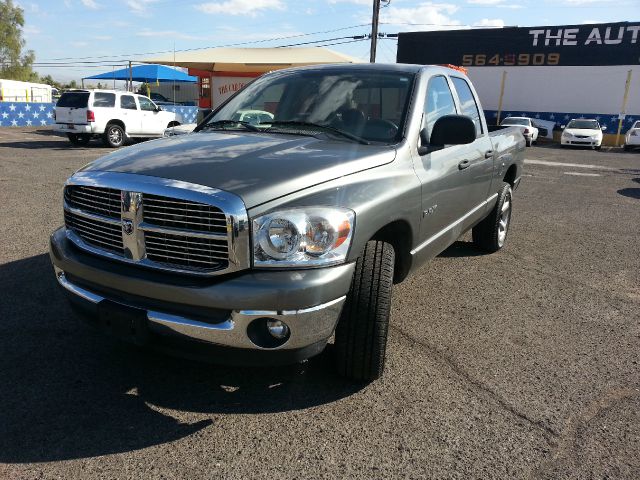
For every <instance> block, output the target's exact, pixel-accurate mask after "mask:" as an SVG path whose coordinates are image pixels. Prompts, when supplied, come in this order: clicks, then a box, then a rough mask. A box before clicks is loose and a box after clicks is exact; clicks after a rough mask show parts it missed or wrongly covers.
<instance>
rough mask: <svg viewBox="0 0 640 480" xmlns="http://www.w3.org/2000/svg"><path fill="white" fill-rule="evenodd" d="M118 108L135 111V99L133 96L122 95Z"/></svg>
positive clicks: (136, 106) (136, 107)
mask: <svg viewBox="0 0 640 480" xmlns="http://www.w3.org/2000/svg"><path fill="white" fill-rule="evenodd" d="M120 108H124V109H125V110H137V109H138V105H136V99H135V97H134V96H133V95H122V96H121V97H120Z"/></svg>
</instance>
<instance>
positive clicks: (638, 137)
mask: <svg viewBox="0 0 640 480" xmlns="http://www.w3.org/2000/svg"><path fill="white" fill-rule="evenodd" d="M639 147H640V120H638V121H637V122H636V123H634V124H633V125H632V126H631V128H630V129H629V131H628V132H627V134H626V135H625V136H624V149H625V151H626V152H628V151H630V150H633V149H634V148H639Z"/></svg>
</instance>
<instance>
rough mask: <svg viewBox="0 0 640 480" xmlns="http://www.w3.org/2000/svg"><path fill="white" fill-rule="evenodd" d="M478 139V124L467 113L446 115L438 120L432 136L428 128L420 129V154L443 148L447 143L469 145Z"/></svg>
mask: <svg viewBox="0 0 640 480" xmlns="http://www.w3.org/2000/svg"><path fill="white" fill-rule="evenodd" d="M475 140H476V125H475V124H474V123H473V120H471V118H469V117H467V116H466V115H445V116H443V117H440V118H439V119H438V120H436V123H435V124H434V125H433V130H432V131H431V137H430V138H429V133H428V131H427V129H426V128H423V129H422V130H421V131H420V143H421V145H420V147H418V154H419V155H426V154H427V153H431V152H435V151H436V150H442V149H443V148H444V147H445V146H446V145H467V144H469V143H473V142H474V141H475Z"/></svg>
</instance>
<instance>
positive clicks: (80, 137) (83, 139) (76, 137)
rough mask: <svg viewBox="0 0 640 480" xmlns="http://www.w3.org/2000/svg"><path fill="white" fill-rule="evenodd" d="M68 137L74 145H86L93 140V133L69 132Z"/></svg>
mask: <svg viewBox="0 0 640 480" xmlns="http://www.w3.org/2000/svg"><path fill="white" fill-rule="evenodd" d="M67 138H68V139H69V141H70V142H71V143H72V144H73V145H78V146H81V147H84V146H85V145H88V144H89V142H90V141H91V135H87V134H84V133H67Z"/></svg>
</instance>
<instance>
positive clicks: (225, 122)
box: [202, 120, 262, 132]
mask: <svg viewBox="0 0 640 480" xmlns="http://www.w3.org/2000/svg"><path fill="white" fill-rule="evenodd" d="M225 125H242V126H243V127H244V128H246V129H247V130H249V131H251V132H261V131H262V130H261V129H260V128H258V127H256V126H255V125H252V124H251V123H249V122H243V121H242V120H215V121H213V122H209V123H207V124H205V125H203V126H202V128H203V129H204V128H218V127H224V126H225Z"/></svg>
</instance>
